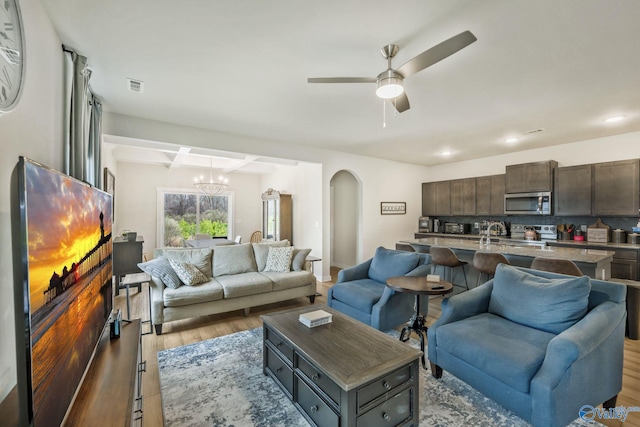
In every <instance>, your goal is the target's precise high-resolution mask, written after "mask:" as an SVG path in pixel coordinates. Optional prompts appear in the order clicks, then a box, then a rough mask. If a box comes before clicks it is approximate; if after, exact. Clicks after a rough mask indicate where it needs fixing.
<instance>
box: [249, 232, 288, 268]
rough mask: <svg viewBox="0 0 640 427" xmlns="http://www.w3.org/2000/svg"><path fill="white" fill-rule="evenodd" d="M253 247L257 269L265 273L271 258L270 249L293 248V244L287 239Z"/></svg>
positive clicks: (262, 243) (261, 243) (254, 244)
mask: <svg viewBox="0 0 640 427" xmlns="http://www.w3.org/2000/svg"><path fill="white" fill-rule="evenodd" d="M252 246H253V254H254V257H255V260H256V267H257V268H258V271H264V267H265V266H266V265H267V257H268V256H269V248H270V247H278V248H280V247H283V246H291V243H289V241H288V240H287V239H284V240H278V241H277V242H260V243H252Z"/></svg>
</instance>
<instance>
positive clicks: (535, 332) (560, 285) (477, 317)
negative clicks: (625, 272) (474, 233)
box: [427, 264, 626, 427]
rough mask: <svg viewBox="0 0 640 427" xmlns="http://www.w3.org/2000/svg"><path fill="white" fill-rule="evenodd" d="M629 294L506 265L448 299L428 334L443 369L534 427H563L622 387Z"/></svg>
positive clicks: (434, 360)
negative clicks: (626, 302)
mask: <svg viewBox="0 0 640 427" xmlns="http://www.w3.org/2000/svg"><path fill="white" fill-rule="evenodd" d="M625 297H626V288H625V286H624V285H622V284H619V283H614V282H605V281H601V280H595V279H589V278H588V277H587V276H583V277H571V276H566V275H561V274H556V273H548V272H542V271H536V270H530V269H526V268H518V267H512V266H507V265H504V264H500V265H499V266H498V268H497V270H496V275H495V277H494V279H493V280H490V281H489V282H487V283H485V284H483V285H481V286H479V287H477V288H474V289H472V290H471V291H468V292H465V293H462V294H459V295H455V296H452V297H450V298H448V299H445V300H444V301H443V302H442V314H441V316H440V318H439V319H438V320H437V321H436V322H435V323H434V324H433V325H432V326H431V327H430V328H429V330H428V332H427V336H428V344H429V346H428V356H429V361H430V362H431V370H432V374H433V375H434V376H435V377H436V378H439V377H440V376H441V375H442V370H443V369H444V370H446V371H448V372H450V373H451V374H453V375H455V376H456V377H458V378H460V379H461V380H463V381H465V382H466V383H468V384H469V385H471V386H472V387H474V388H476V389H477V390H479V391H480V392H482V393H483V394H484V395H486V396H488V397H490V398H491V399H493V400H495V401H496V402H498V403H500V404H501V405H502V406H504V407H505V408H507V409H509V410H511V411H513V412H514V413H515V414H516V415H518V416H519V417H521V418H523V419H525V420H527V421H528V422H530V423H532V424H533V425H534V426H536V427H542V426H552V427H553V426H564V425H566V424H568V423H569V422H571V421H572V420H574V419H576V418H578V416H579V413H578V411H579V410H580V409H581V408H582V407H583V406H584V405H591V406H593V407H595V406H597V405H599V404H601V403H604V406H605V407H607V408H610V407H614V406H615V401H616V397H617V395H618V393H619V391H620V390H621V389H622V363H623V350H624V332H625V321H626V309H625Z"/></svg>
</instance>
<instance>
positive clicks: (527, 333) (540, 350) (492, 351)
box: [436, 313, 555, 393]
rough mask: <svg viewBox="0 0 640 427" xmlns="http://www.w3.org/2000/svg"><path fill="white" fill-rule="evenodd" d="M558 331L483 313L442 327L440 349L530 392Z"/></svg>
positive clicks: (504, 381) (512, 385) (439, 339)
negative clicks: (531, 384) (521, 323)
mask: <svg viewBox="0 0 640 427" xmlns="http://www.w3.org/2000/svg"><path fill="white" fill-rule="evenodd" d="M554 337H555V335H554V334H552V333H549V332H544V331H541V330H538V329H534V328H529V327H527V326H523V325H520V324H518V323H514V322H511V321H509V320H507V319H504V318H503V317H500V316H497V315H494V314H490V313H482V314H479V315H477V316H472V317H468V318H466V319H463V320H460V321H457V322H453V323H449V324H446V325H443V326H440V327H439V328H438V329H437V331H436V342H437V343H438V344H437V345H438V352H440V351H444V352H446V353H449V354H451V355H452V356H454V357H456V358H457V359H460V360H462V361H464V362H466V363H468V364H469V365H471V366H474V367H475V368H477V369H478V370H480V371H482V372H485V373H486V374H488V375H490V376H492V377H493V378H496V379H497V380H499V381H501V382H502V383H504V384H506V385H508V386H509V387H511V388H513V389H515V390H518V391H520V392H522V393H528V392H529V384H530V383H531V379H532V378H533V376H534V375H535V374H536V373H537V372H538V370H539V369H540V366H541V365H542V361H543V360H544V356H545V354H546V352H547V345H548V344H549V341H551V340H552V339H553V338H554Z"/></svg>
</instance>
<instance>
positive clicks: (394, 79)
mask: <svg viewBox="0 0 640 427" xmlns="http://www.w3.org/2000/svg"><path fill="white" fill-rule="evenodd" d="M402 92H404V86H403V84H402V76H401V75H400V74H398V73H396V72H395V71H393V70H392V69H388V70H387V71H384V72H382V73H380V75H378V88H377V89H376V95H378V98H382V99H393V98H397V97H398V96H400V95H402Z"/></svg>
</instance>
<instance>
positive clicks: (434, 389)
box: [158, 328, 600, 427]
mask: <svg viewBox="0 0 640 427" xmlns="http://www.w3.org/2000/svg"><path fill="white" fill-rule="evenodd" d="M396 335H397V333H396ZM412 341H414V340H412ZM415 344H417V342H416V343H415ZM158 366H159V371H160V390H161V394H162V407H163V412H164V420H165V426H166V427H201V426H202V427H204V426H212V427H218V426H235V427H244V426H247V427H248V426H256V427H266V426H308V425H309V424H308V423H307V421H306V420H305V419H304V418H303V417H302V415H301V414H300V413H299V412H298V410H297V409H296V408H295V407H294V406H293V403H291V401H290V400H289V399H288V398H287V397H286V396H285V394H284V393H283V392H282V390H281V389H280V388H279V387H278V386H277V385H276V384H275V382H274V381H273V380H272V379H271V378H270V377H267V376H265V375H264V374H263V373H262V328H257V329H252V330H249V331H243V332H238V333H235V334H231V335H226V336H223V337H219V338H214V339H210V340H207V341H202V342H199V343H194V344H189V345H185V346H182V347H177V348H174V349H169V350H164V351H161V352H159V353H158ZM419 390H420V425H422V426H435V427H440V426H442V427H445V426H446V427H455V426H460V427H462V426H465V427H467V426H487V427H489V426H491V427H497V426H504V427H514V426H523V427H524V426H529V424H528V423H526V422H525V421H523V420H522V419H520V418H518V417H517V416H515V415H514V414H513V413H511V412H509V411H507V410H506V409H504V408H503V407H501V406H500V405H498V404H497V403H495V402H493V401H492V400H490V399H488V398H486V397H484V396H483V395H482V394H481V393H479V392H477V391H475V390H474V389H472V388H471V387H469V386H468V385H467V384H465V383H464V382H462V381H460V380H458V379H457V378H455V377H453V376H452V375H449V374H448V373H447V372H445V373H444V375H443V377H442V379H441V380H436V379H435V378H433V377H432V376H431V373H430V372H429V371H425V370H424V369H422V368H420V387H419ZM587 425H600V424H598V423H593V422H592V423H586V422H583V421H581V420H576V421H575V422H574V423H572V424H571V426H572V427H577V426H587Z"/></svg>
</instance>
